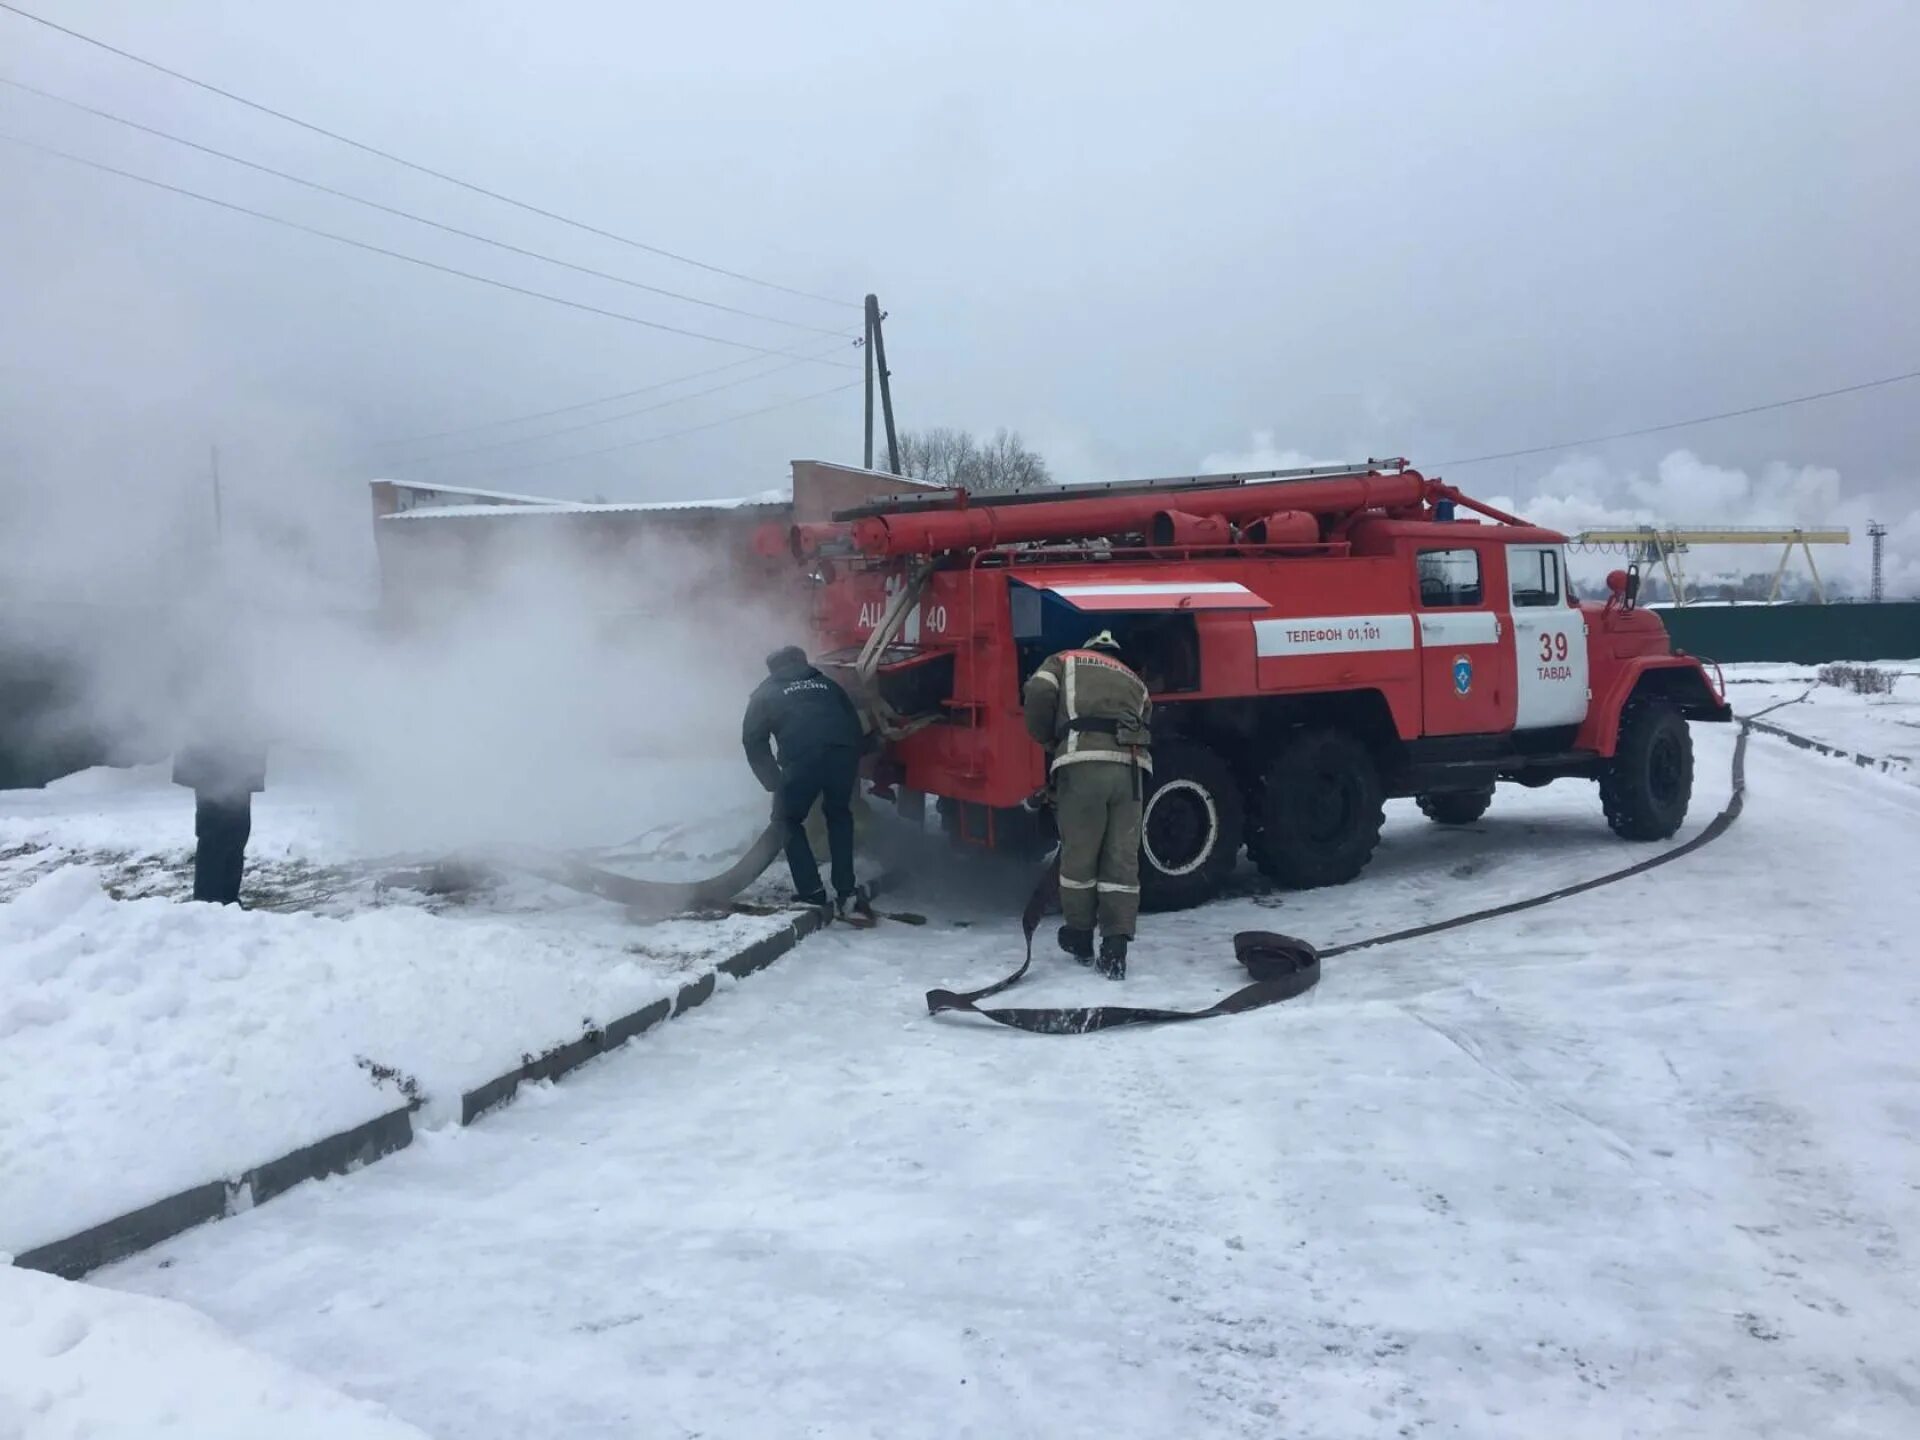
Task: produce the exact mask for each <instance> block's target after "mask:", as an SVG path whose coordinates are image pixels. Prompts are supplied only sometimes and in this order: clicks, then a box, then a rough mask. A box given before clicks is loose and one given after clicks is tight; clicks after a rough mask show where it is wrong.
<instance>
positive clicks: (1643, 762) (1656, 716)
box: [1600, 697, 1693, 840]
mask: <svg viewBox="0 0 1920 1440" xmlns="http://www.w3.org/2000/svg"><path fill="white" fill-rule="evenodd" d="M1692 798H1693V736H1692V734H1691V733H1690V732H1689V731H1688V730H1687V721H1686V717H1685V716H1683V715H1682V714H1681V713H1680V712H1679V711H1678V710H1676V709H1674V708H1673V706H1672V705H1670V704H1669V703H1668V702H1666V701H1665V700H1655V699H1650V698H1641V697H1636V698H1634V699H1632V700H1629V701H1628V702H1627V708H1626V711H1625V712H1624V713H1623V714H1622V715H1621V716H1620V741H1619V744H1618V745H1617V746H1616V747H1615V748H1614V752H1613V759H1611V760H1609V761H1608V762H1607V765H1606V768H1605V769H1604V770H1602V771H1601V772H1600V807H1601V809H1603V810H1604V811H1606V815H1607V824H1608V825H1610V826H1612V827H1613V833H1614V834H1616V835H1618V836H1619V837H1620V838H1621V839H1623V840H1665V839H1666V838H1667V837H1668V836H1669V835H1671V834H1673V832H1674V831H1676V830H1678V829H1679V828H1680V825H1681V822H1682V821H1684V820H1685V819H1686V818H1687V804H1688V802H1689V801H1690V800H1691V799H1692Z"/></svg>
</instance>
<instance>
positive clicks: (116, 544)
mask: <svg viewBox="0 0 1920 1440" xmlns="http://www.w3.org/2000/svg"><path fill="white" fill-rule="evenodd" d="M21 488H22V491H23V492H24V491H26V490H27V489H28V487H24V486H23V487H21ZM31 488H32V493H33V494H35V495H36V497H38V499H39V501H40V502H41V503H39V504H38V506H37V507H36V514H35V516H34V522H35V523H34V524H33V526H32V529H31V530H30V532H28V533H27V534H25V535H23V534H21V533H20V532H18V531H16V532H14V535H13V536H12V539H13V540H15V541H18V542H20V543H19V544H18V545H17V546H15V545H9V546H6V547H0V548H4V549H6V550H8V551H10V552H11V553H10V554H4V555H0V596H3V597H4V598H6V599H7V600H8V601H9V603H7V604H5V605H4V606H0V661H4V660H5V659H6V655H7V654H9V653H11V654H13V655H15V656H19V655H20V654H21V653H23V652H37V653H38V654H40V655H42V656H50V657H51V658H52V659H53V660H54V661H55V662H57V663H59V664H60V665H61V666H62V667H63V668H64V671H65V672H66V673H67V674H69V675H71V676H72V677H73V684H72V685H71V686H70V687H69V688H68V692H67V693H66V694H65V695H64V697H63V699H62V703H61V706H60V708H59V710H58V711H57V713H55V714H53V715H51V716H49V717H47V718H48V723H47V724H45V725H44V726H43V733H45V732H51V738H53V739H56V740H60V739H65V738H67V737H71V736H77V735H85V736H91V737H94V738H97V739H99V740H101V741H104V742H105V744H106V746H107V757H108V758H110V759H113V760H115V761H120V762H129V761H136V760H162V759H165V758H166V757H168V756H169V755H171V754H172V753H174V751H175V750H176V749H177V748H178V747H179V746H180V745H182V744H183V743H187V742H190V741H192V740H193V739H195V738H196V735H198V736H200V737H201V738H205V732H206V727H207V726H208V725H209V723H210V720H209V717H210V716H214V717H217V718H218V723H219V724H220V725H222V726H226V725H228V724H230V723H231V721H232V720H233V719H244V721H245V724H246V728H248V729H249V730H250V731H252V732H253V733H255V734H257V735H258V736H259V737H260V738H261V739H263V740H264V741H265V743H266V745H267V747H268V750H269V776H268V784H269V788H275V787H277V786H280V785H283V784H288V783H296V782H297V780H298V778H299V777H300V776H301V775H302V774H303V773H304V774H306V775H308V776H312V777H317V778H319V779H320V780H321V781H322V783H323V784H324V785H325V786H326V787H327V788H328V789H330V790H331V791H332V793H333V794H335V795H336V796H338V797H340V798H343V799H346V800H347V801H349V802H350V806H351V811H352V818H353V819H354V820H356V821H357V827H358V839H359V840H360V841H361V843H363V844H364V845H366V846H367V847H368V848H370V849H373V850H376V851H393V850H418V849H458V848H462V847H469V846H475V845H489V844H496V843H503V842H518V843H533V844H541V845H579V844H597V843H603V842H607V841H612V840H617V839H621V838H624V837H626V836H630V835H633V834H637V833H639V832H640V831H642V830H645V829H648V828H650V827H652V826H655V825H660V824H666V823H678V822H683V821H686V820H698V819H700V818H701V817H702V815H703V814H705V813H707V812H710V811H715V810H717V811H721V812H725V811H727V810H729V809H737V808H738V807H739V806H740V805H741V804H743V803H753V797H755V796H757V795H758V793H759V792H758V787H757V785H756V784H755V782H754V781H753V779H752V777H751V775H750V774H749V772H748V770H747V768H746V765H745V762H744V759H743V757H742V756H741V753H740V744H739V725H740V715H741V712H742V710H743V708H744V706H745V703H746V697H747V694H748V692H749V691H750V690H751V688H752V686H753V685H754V684H755V683H756V682H757V681H758V680H759V679H760V678H762V677H763V675H764V669H763V667H762V664H761V658H762V657H763V656H764V655H765V654H766V653H767V652H768V651H769V650H770V649H772V648H774V647H775V646H776V645H779V644H784V643H790V642H795V641H798V642H801V643H804V642H805V640H806V634H805V631H806V617H805V616H804V614H798V613H794V612H793V611H792V609H791V607H788V608H787V609H785V610H780V609H776V608H775V607H773V606H772V605H771V604H768V603H764V602H755V601H752V600H750V599H748V598H745V597H742V596H740V595H739V594H738V593H737V592H736V587H734V586H732V585H731V584H730V583H729V577H728V575H727V573H726V571H727V565H728V562H727V560H726V558H725V557H724V556H723V555H721V554H719V553H717V552H716V550H715V548H714V547H713V546H710V545H702V546H692V545H689V544H684V543H669V542H665V541H644V542H635V543H633V544H630V545H628V546H626V547H625V548H624V549H621V550H617V551H616V550H612V549H610V548H609V547H608V546H607V545H606V544H605V543H604V539H602V540H601V541H600V542H599V543H595V544H593V545H592V546H590V547H588V546H584V545H582V544H581V543H578V542H572V541H566V540H563V539H559V538H556V536H557V535H558V534H559V533H560V532H559V530H557V529H556V527H555V526H554V524H553V522H550V521H544V522H543V521H532V522H515V521H513V520H504V521H501V522H498V531H499V535H498V536H497V537H496V538H495V540H494V543H492V544H490V545H489V546H488V548H487V549H486V550H485V551H484V553H483V554H480V555H478V556H475V555H472V554H470V553H469V554H465V555H464V556H460V557H450V560H451V563H448V564H446V565H444V566H441V567H438V568H433V567H423V568H422V570H421V571H420V572H419V575H420V583H418V584H416V585H413V586H410V587H409V589H410V592H411V593H410V594H409V596H408V597H407V598H409V599H410V600H412V601H413V602H416V603H415V604H414V605H413V607H412V609H413V611H414V614H413V615H412V616H411V617H410V618H408V619H406V620H405V621H396V618H395V617H394V615H392V614H391V613H386V612H383V611H382V610H381V609H380V608H379V606H378V604H377V600H378V593H379V592H378V588H377V585H376V584H375V576H374V566H373V546H372V542H371V537H372V527H373V523H374V522H373V521H372V518H371V513H370V507H369V504H368V500H367V496H366V491H365V489H364V487H363V486H361V485H359V484H356V483H354V482H349V481H343V480H337V479H335V480H329V481H326V482H324V485H323V486H322V487H321V488H323V489H324V490H326V491H327V493H328V494H329V496H330V499H329V501H328V503H326V504H324V505H321V506H319V507H317V508H316V507H312V506H303V505H300V504H298V503H296V502H295V501H294V497H293V494H292V490H293V487H292V486H291V485H290V484H288V483H286V482H284V481H283V483H281V484H279V485H277V486H276V487H275V493H274V494H273V496H272V497H270V498H267V497H263V503H261V504H257V505H255V504H249V503H247V497H246V496H245V494H244V492H240V493H238V494H232V493H230V494H229V496H228V498H227V503H226V510H225V515H224V521H223V533H222V534H221V536H220V537H219V538H218V542H217V543H216V542H215V540H214V538H213V536H212V535H211V533H210V530H209V528H208V523H207V520H206V514H205V512H206V504H205V493H204V492H205V486H204V484H194V485H190V486H189V487H187V488H188V491H189V497H188V498H189V499H190V501H191V502H193V503H192V508H191V510H190V511H189V510H188V509H187V508H186V506H185V503H183V502H181V501H180V497H177V496H172V495H167V496H166V497H165V498H164V499H161V498H157V497H158V496H159V495H160V493H161V487H157V486H156V487H151V488H150V489H149V490H147V491H141V490H140V488H139V487H137V486H127V487H125V489H126V491H127V492H128V493H130V494H131V493H139V494H142V495H143V496H144V498H143V500H142V503H140V504H137V505H134V506H132V507H131V508H130V509H128V510H126V511H125V513H121V514H116V512H115V510H114V509H113V508H112V507H110V506H108V507H100V506H97V505H93V504H89V505H87V506H85V507H82V508H81V509H79V510H78V511H76V508H75V507H73V506H63V505H60V504H58V503H56V502H55V501H54V500H53V499H52V498H51V497H54V496H56V495H57V494H58V487H55V486H34V487H31ZM104 488H107V489H109V490H120V489H121V488H122V487H120V486H113V485H109V486H106V487H104ZM187 514H191V515H192V516H193V517H194V519H192V520H191V521H187V520H182V519H181V517H182V516H183V515H187ZM162 521H164V522H165V523H161V522H162ZM382 523H385V524H390V525H394V526H395V527H396V528H397V527H399V526H401V525H406V526H408V527H412V533H409V534H406V535H403V536H400V537H398V538H399V539H400V540H402V541H405V542H416V541H417V540H419V539H423V538H425V537H426V535H427V533H429V532H430V531H431V530H432V529H433V528H434V527H438V526H440V525H443V524H449V523H453V522H441V521H432V520H421V521H405V522H382ZM483 523H487V524H490V525H491V524H493V523H494V522H483ZM408 548H410V549H412V548H415V547H414V545H412V544H409V547H408ZM416 558H418V557H416ZM12 582H23V583H21V584H20V587H19V588H18V589H16V588H15V587H14V583H12ZM8 592H10V593H8ZM235 690H237V691H239V692H242V693H244V694H245V696H246V697H247V704H246V706H245V707H244V708H245V711H246V714H245V715H244V716H239V717H218V712H219V711H221V710H222V709H224V708H231V707H228V706H227V705H226V704H225V702H226V700H227V698H228V696H229V694H230V692H232V691H235ZM4 738H5V737H0V739H4Z"/></svg>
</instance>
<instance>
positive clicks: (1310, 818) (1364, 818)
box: [1255, 730, 1386, 890]
mask: <svg viewBox="0 0 1920 1440" xmlns="http://www.w3.org/2000/svg"><path fill="white" fill-rule="evenodd" d="M1262 790H1263V796H1262V800H1261V825H1260V845H1259V848H1258V853H1257V854H1256V856H1255V859H1256V860H1257V861H1258V863H1259V865H1260V869H1261V871H1262V872H1263V873H1265V874H1266V875H1268V876H1270V877H1271V878H1272V879H1274V880H1277V881H1279V882H1280V883H1281V884H1282V885H1290V886H1292V887H1294V888H1295V889H1299V890H1309V889H1312V888H1313V887H1315V886H1318V885H1344V884H1345V883H1346V882H1347V881H1349V880H1351V879H1353V878H1354V876H1356V875H1358V874H1359V873H1360V872H1361V871H1362V870H1364V869H1366V866H1367V861H1368V860H1369V859H1371V858H1372V857H1373V850H1374V847H1375V846H1376V845H1378V844H1379V843H1380V826H1381V823H1382V821H1384V820H1385V818H1386V810H1385V806H1384V804H1383V798H1384V797H1383V791H1382V788H1381V785H1380V767H1379V766H1378V765H1377V764H1375V763H1374V758H1373V754H1372V752H1371V751H1369V750H1368V749H1367V747H1366V746H1365V745H1364V744H1363V743H1361V741H1360V740H1358V739H1356V738H1355V737H1354V736H1352V735H1349V734H1348V733H1347V732H1346V731H1344V730H1300V731H1296V732H1295V733H1294V734H1292V735H1290V736H1288V737H1287V739H1286V742H1285V743H1284V744H1283V745H1282V746H1281V748H1280V753H1279V754H1277V755H1276V756H1274V758H1273V762H1272V763H1271V764H1270V765H1268V767H1267V774H1266V783H1265V785H1264V786H1263V787H1262Z"/></svg>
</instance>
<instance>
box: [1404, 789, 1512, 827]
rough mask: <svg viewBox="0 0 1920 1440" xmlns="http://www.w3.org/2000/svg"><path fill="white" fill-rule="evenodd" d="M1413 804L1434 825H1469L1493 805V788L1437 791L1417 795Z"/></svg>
mask: <svg viewBox="0 0 1920 1440" xmlns="http://www.w3.org/2000/svg"><path fill="white" fill-rule="evenodd" d="M1414 804H1416V805H1418V806H1419V807H1420V813H1421V814H1422V815H1424V816H1426V817H1427V819H1429V820H1431V821H1433V823H1434V824H1436V825H1471V824H1472V823H1473V822H1474V821H1476V820H1478V819H1479V818H1480V817H1481V816H1482V815H1484V814H1486V813H1487V807H1488V806H1489V805H1491V804H1493V787H1492V786H1491V785H1489V786H1487V788H1486V789H1484V790H1437V791H1435V792H1434V793H1433V794H1431V795H1417V796H1415V797H1414Z"/></svg>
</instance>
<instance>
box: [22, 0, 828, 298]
mask: <svg viewBox="0 0 1920 1440" xmlns="http://www.w3.org/2000/svg"><path fill="white" fill-rule="evenodd" d="M0 10H5V11H8V12H10V13H11V14H14V15H18V16H19V17H20V18H21V19H22V20H31V21H32V22H33V23H34V24H36V25H44V26H45V27H46V28H47V29H49V30H57V31H58V32H59V33H60V34H62V35H66V36H68V37H70V38H72V39H74V40H78V41H80V42H81V43H83V44H86V45H92V46H93V47H95V48H96V49H99V50H105V51H106V52H107V53H108V54H110V55H118V56H119V57H120V58H121V59H122V60H130V61H132V62H133V63H134V64H135V65H142V66H145V67H146V68H147V69H149V70H152V71H155V72H157V73H159V74H161V75H165V76H168V77H169V78H171V79H174V80H179V81H181V82H183V83H184V84H187V85H192V86H194V87H195V88H196V89H200V90H204V91H206V92H207V93H208V94H210V95H218V96H220V97H221V98H222V99H223V100H231V101H233V102H234V103H235V104H237V105H244V106H246V107H247V108H248V109H249V110H256V111H258V112H259V113H260V114H262V115H271V116H272V117H273V118H274V119H276V120H282V121H285V122H286V123H287V124H289V125H297V126H298V127H299V128H300V129H302V130H306V131H309V132H311V133H312V134H315V135H321V136H324V137H325V138H327V139H329V140H332V141H334V142H336V143H338V144H341V145H346V146H350V147H351V148H353V149H355V150H359V151H361V152H363V153H364V154H368V155H375V156H378V157H379V158H380V159H382V160H386V161H388V162H390V163H391V164H394V165H399V166H402V167H404V168H405V169H408V170H412V171H415V172H417V173H419V174H421V175H430V176H432V177H433V178H434V179H435V180H440V181H443V182H445V183H446V184H448V185H457V186H458V187H459V188H460V189H462V190H468V191H471V192H472V193H474V194H476V195H484V196H486V197H487V198H488V199H489V200H498V201H499V202H500V203H501V204H503V205H511V206H513V207H514V208H515V209H516V210H524V211H526V212H527V213H528V214H531V215H538V216H540V217H542V218H543V219H547V220H556V221H558V222H559V223H560V224H562V225H570V226H572V227H573V228H574V229H576V230H583V231H585V232H586V233H587V234H589V235H598V236H599V237H600V238H601V239H603V240H613V241H616V242H617V243H619V244H621V245H627V246H630V247H632V248H633V249H635V250H644V251H646V252H647V253H648V254H649V255H658V256H661V257H662V258H663V259H667V260H673V261H677V262H678V263H679V264H682V265H691V266H693V267H694V268H695V269H698V270H705V271H707V272H708V273H709V274H713V275H724V276H726V277H727V278H728V279H729V280H742V281H745V282H746V283H747V284H749V285H759V286H763V287H764V288H766V289H768V290H778V291H780V292H782V293H783V294H787V295H796V296H799V297H800V298H801V299H804V300H818V301H821V302H822V303H824V304H828V305H844V306H845V307H847V308H848V309H850V310H857V309H858V308H859V305H858V303H857V302H855V301H851V300H841V299H837V298H836V297H834V296H831V295H820V294H816V293H815V292H813V291H811V290H799V289H795V288H794V287H793V286H791V285H781V284H778V283H776V282H775V281H772V280H762V279H760V278H758V277H757V276H753V275H747V274H743V273H742V272H741V271H738V270H729V269H727V268H726V267H724V266H721V265H710V264H708V263H707V262H706V261H704V260H696V259H694V258H693V257H692V256H691V255H682V254H680V253H679V252H677V251H673V250H666V249H662V248H661V247H660V246H658V245H649V244H648V243H647V242H646V241H644V240H635V239H633V238H631V237H630V236H626V235H620V234H616V233H615V232H614V231H611V230H603V229H601V228H600V227H599V226H597V225H590V224H588V223H587V222H586V221H584V220H575V219H572V218H571V217H569V216H566V215H562V214H559V213H558V212H556V211H553V210H544V209H542V208H541V207H540V206H538V205H533V204H530V203H528V202H527V201H525V200H516V199H514V197H513V196H511V195H503V194H502V193H500V192H499V191H498V190H489V189H488V188H487V187H486V186H484V185H477V184H475V183H474V182H472V181H470V180H462V179H460V178H459V177H458V176H455V175H449V174H447V173H446V172H445V171H443V170H435V169H434V168H433V167H431V166H429V165H422V164H420V163H419V162H418V161H415V160H408V159H406V158H405V157H404V156H400V155H396V154H394V153H393V152H392V151H390V150H382V149H380V148H379V146H377V145H369V144H367V143H365V142H364V141H360V140H355V139H352V138H351V137H349V136H346V135H342V134H340V133H339V132H338V131H335V130H329V129H327V128H326V127H325V126H324V125H316V124H314V123H313V122H312V121H310V120H302V119H300V118H299V117H298V116H296V115H289V114H287V112H286V111H284V110H276V109H274V108H273V107H272V106H270V105H263V104H261V103H260V102H259V101H257V100H249V99H248V98H247V97H246V96H244V95H238V94H235V93H234V92H233V91H231V90H225V89H222V88H221V87H220V86H218V85H214V84H212V83H210V82H208V81H206V80H198V79H195V78H194V77H193V76H191V75H188V74H185V73H184V72H182V71H179V70H174V69H170V68H169V67H167V66H165V65H162V64H161V63H160V62H159V61H157V60H149V59H147V58H146V57H145V56H144V55H136V54H134V53H133V52H132V51H131V50H122V49H121V48H120V47H119V46H118V45H112V44H109V43H108V42H107V41H105V40H101V39H98V38H96V37H94V36H92V35H86V34H82V33H81V32H80V31H78V30H74V29H71V28H69V27H68V26H65V25H61V24H58V23H56V22H55V21H52V20H49V19H47V18H46V17H45V16H44V15H36V14H34V13H33V12H32V11H31V10H23V9H21V8H20V7H19V6H18V5H14V4H10V3H8V0H0Z"/></svg>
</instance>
